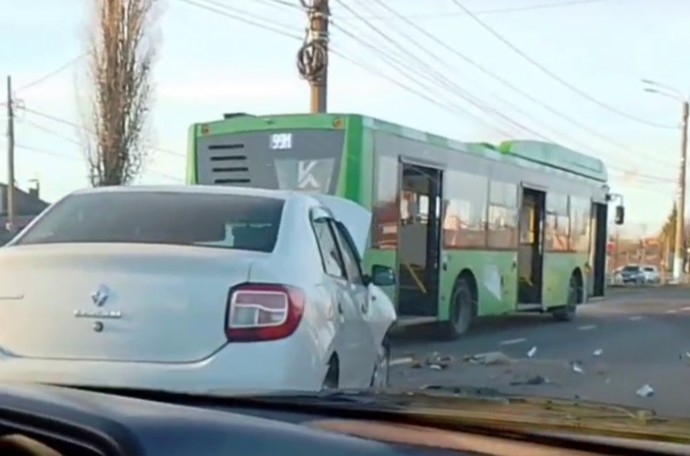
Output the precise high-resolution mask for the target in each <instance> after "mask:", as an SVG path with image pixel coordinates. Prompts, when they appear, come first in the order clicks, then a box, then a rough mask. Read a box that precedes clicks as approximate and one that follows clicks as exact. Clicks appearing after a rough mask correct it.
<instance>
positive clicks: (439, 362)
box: [410, 352, 453, 370]
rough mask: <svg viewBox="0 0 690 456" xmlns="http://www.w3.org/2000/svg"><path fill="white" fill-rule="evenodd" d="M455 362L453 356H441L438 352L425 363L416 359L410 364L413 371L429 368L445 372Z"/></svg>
mask: <svg viewBox="0 0 690 456" xmlns="http://www.w3.org/2000/svg"><path fill="white" fill-rule="evenodd" d="M452 362H453V357H452V356H441V355H439V354H438V352H433V353H432V354H431V355H429V356H428V357H427V358H426V359H425V360H424V361H421V360H419V359H414V360H413V361H412V362H411V363H410V368H411V369H421V368H422V367H425V366H426V367H428V368H429V369H431V370H444V369H448V367H450V364H451V363H452Z"/></svg>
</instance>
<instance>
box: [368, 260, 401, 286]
mask: <svg viewBox="0 0 690 456" xmlns="http://www.w3.org/2000/svg"><path fill="white" fill-rule="evenodd" d="M369 283H372V284H374V285H376V286H377V287H390V286H392V285H395V272H393V269H392V268H389V267H388V266H383V265H381V264H375V265H373V266H372V267H371V277H370V280H369Z"/></svg>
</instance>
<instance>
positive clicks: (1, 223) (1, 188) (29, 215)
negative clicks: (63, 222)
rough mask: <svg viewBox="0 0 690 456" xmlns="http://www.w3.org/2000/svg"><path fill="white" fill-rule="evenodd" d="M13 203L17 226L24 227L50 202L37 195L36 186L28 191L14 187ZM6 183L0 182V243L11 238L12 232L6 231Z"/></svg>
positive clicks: (2, 243) (4, 242)
mask: <svg viewBox="0 0 690 456" xmlns="http://www.w3.org/2000/svg"><path fill="white" fill-rule="evenodd" d="M14 195H15V205H16V208H17V220H16V223H17V228H18V229H21V228H24V227H25V226H26V225H28V224H29V222H31V220H33V219H34V218H35V217H36V216H37V215H38V214H40V213H41V212H42V211H43V209H45V208H47V207H48V206H49V205H50V203H48V202H46V201H43V200H42V199H41V198H40V196H39V190H38V188H31V189H29V190H28V191H26V192H25V191H24V190H21V189H19V188H16V189H15V193H14ZM6 225H7V184H1V183H0V245H4V244H6V243H7V242H8V241H9V240H10V239H12V233H10V232H8V231H7V228H6Z"/></svg>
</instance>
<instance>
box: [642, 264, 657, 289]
mask: <svg viewBox="0 0 690 456" xmlns="http://www.w3.org/2000/svg"><path fill="white" fill-rule="evenodd" d="M642 276H643V277H644V283H652V284H656V283H659V282H661V274H660V273H659V269H658V268H657V267H656V266H647V265H644V266H642Z"/></svg>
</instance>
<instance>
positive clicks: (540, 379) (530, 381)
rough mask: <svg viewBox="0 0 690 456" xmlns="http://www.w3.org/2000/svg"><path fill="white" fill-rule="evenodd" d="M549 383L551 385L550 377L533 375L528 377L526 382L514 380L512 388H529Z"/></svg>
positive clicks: (511, 383)
mask: <svg viewBox="0 0 690 456" xmlns="http://www.w3.org/2000/svg"><path fill="white" fill-rule="evenodd" d="M547 383H551V380H549V378H548V377H544V376H542V375H532V376H530V377H528V378H527V379H526V380H514V381H512V382H510V385H511V386H522V385H529V386H535V385H545V384H547Z"/></svg>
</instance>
